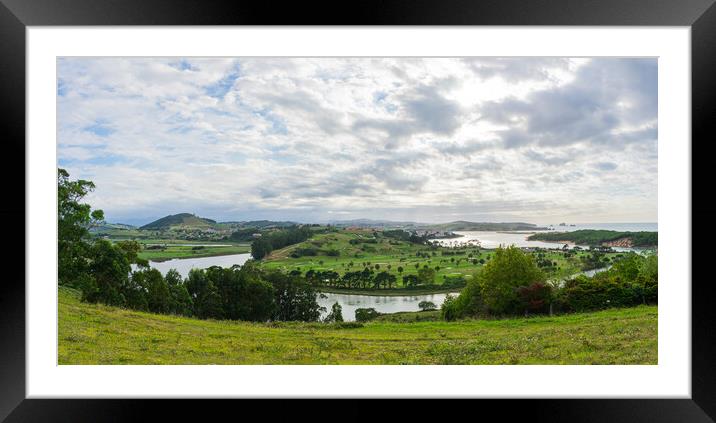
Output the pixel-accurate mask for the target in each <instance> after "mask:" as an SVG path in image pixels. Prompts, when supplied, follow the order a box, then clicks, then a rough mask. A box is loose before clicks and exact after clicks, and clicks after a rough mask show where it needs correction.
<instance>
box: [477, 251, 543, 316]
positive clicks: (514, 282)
mask: <svg viewBox="0 0 716 423" xmlns="http://www.w3.org/2000/svg"><path fill="white" fill-rule="evenodd" d="M545 279H546V277H545V275H544V273H543V272H542V271H541V270H540V269H539V268H538V267H537V265H536V264H535V262H534V259H533V258H532V256H530V255H527V254H525V253H523V252H522V251H521V250H520V249H519V248H517V247H508V248H498V249H497V250H496V251H495V255H494V257H493V259H492V260H490V261H489V262H488V263H487V264H486V265H485V266H484V268H483V269H482V271H481V272H480V273H479V275H478V277H477V283H478V284H479V291H480V296H481V300H482V303H483V305H484V311H485V312H487V313H489V314H498V315H501V314H518V313H520V312H521V311H522V303H521V302H520V299H519V295H518V292H517V290H518V288H520V287H523V286H528V285H531V284H533V283H535V282H540V283H541V282H544V281H545Z"/></svg>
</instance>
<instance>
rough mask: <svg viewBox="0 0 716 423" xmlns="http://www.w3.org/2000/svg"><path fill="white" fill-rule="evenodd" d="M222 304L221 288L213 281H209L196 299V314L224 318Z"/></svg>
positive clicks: (211, 317)
mask: <svg viewBox="0 0 716 423" xmlns="http://www.w3.org/2000/svg"><path fill="white" fill-rule="evenodd" d="M221 305H222V304H221V296H220V295H219V290H218V289H217V288H216V286H214V284H213V282H211V281H210V280H209V281H207V282H206V285H204V287H203V289H202V290H201V291H200V292H199V294H198V296H197V298H196V300H195V301H194V309H195V312H196V315H197V316H198V317H200V318H202V319H221V318H223V311H222V307H221Z"/></svg>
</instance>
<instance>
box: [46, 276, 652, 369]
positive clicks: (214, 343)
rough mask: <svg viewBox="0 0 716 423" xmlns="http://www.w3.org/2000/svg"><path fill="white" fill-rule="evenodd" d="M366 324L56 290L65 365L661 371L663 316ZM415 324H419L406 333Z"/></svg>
mask: <svg viewBox="0 0 716 423" xmlns="http://www.w3.org/2000/svg"><path fill="white" fill-rule="evenodd" d="M436 313H437V312H424V313H401V316H397V315H392V316H381V318H380V320H378V321H374V322H370V323H366V324H359V323H343V324H324V323H298V322H281V323H248V322H238V321H215V320H198V319H191V318H182V317H176V316H168V315H158V314H151V313H143V312H137V311H131V310H126V309H122V308H116V307H109V306H104V305H93V304H87V303H82V302H80V301H79V294H78V293H77V292H76V291H73V290H71V289H67V288H60V290H59V353H58V363H59V364H60V365H63V364H657V357H658V355H657V307H656V306H639V307H634V308H625V309H610V310H606V311H599V312H594V313H582V314H569V315H564V316H556V317H534V318H512V319H504V320H465V321H459V322H444V321H431V319H432V317H431V315H433V317H435V314H436ZM400 322H414V323H400Z"/></svg>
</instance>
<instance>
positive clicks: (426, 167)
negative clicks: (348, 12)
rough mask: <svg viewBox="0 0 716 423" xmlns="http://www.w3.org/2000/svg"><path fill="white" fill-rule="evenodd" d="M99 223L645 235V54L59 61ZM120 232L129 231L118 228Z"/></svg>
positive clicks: (62, 133)
mask: <svg viewBox="0 0 716 423" xmlns="http://www.w3.org/2000/svg"><path fill="white" fill-rule="evenodd" d="M57 74H58V81H57V119H58V123H57V129H58V145H57V154H58V165H59V166H60V167H62V168H65V169H67V170H68V172H69V173H70V176H71V178H72V179H75V178H82V179H90V180H92V181H93V182H94V183H95V185H96V186H97V188H96V190H95V192H94V193H92V194H91V195H89V196H88V197H87V201H88V202H89V203H90V204H92V206H93V207H94V208H99V209H103V210H104V211H105V216H106V219H107V221H109V222H117V223H131V224H138V223H142V222H143V223H147V222H149V221H151V220H153V219H156V218H158V217H162V216H165V215H168V214H176V213H184V212H188V213H195V214H197V215H199V216H202V217H208V218H211V219H215V220H217V221H241V220H262V219H267V220H292V221H298V222H316V223H319V222H327V221H337V220H352V219H376V220H390V221H414V222H421V223H423V222H424V223H437V222H450V221H455V220H469V221H480V222H515V221H520V222H529V223H536V224H549V223H553V224H556V223H559V222H567V223H599V222H605V223H606V222H620V223H621V222H657V216H658V214H657V167H658V154H657V147H658V145H657V134H658V124H657V60H656V59H654V58H638V59H624V58H620V59H617V58H599V59H561V58H510V59H495V58H463V59H460V58H426V59H420V58H395V59H387V58H351V59H343V58H296V59H291V58H235V59H228V58H200V59H195V58H187V59H181V58H81V57H78V58H60V59H58V62H57ZM132 222H135V223H132Z"/></svg>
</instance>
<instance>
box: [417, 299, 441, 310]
mask: <svg viewBox="0 0 716 423" xmlns="http://www.w3.org/2000/svg"><path fill="white" fill-rule="evenodd" d="M418 307H419V308H420V310H422V311H428V310H435V309H436V308H438V306H436V305H435V303H434V302H432V301H421V302H419V303H418Z"/></svg>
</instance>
